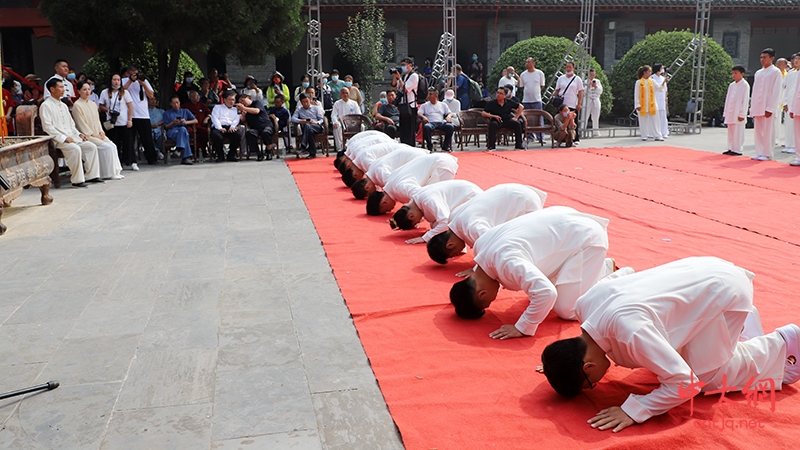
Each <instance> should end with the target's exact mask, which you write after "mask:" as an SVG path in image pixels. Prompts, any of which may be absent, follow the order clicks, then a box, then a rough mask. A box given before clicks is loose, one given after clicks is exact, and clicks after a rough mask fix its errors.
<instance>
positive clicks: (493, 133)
mask: <svg viewBox="0 0 800 450" xmlns="http://www.w3.org/2000/svg"><path fill="white" fill-rule="evenodd" d="M500 128H510V129H512V130H514V140H515V141H516V142H515V145H514V147H515V148H518V149H519V148H522V121H520V120H515V119H513V118H512V119H510V120H504V121H503V122H502V123H501V122H499V121H497V120H495V119H492V120H491V121H489V137H488V141H489V142H487V147H488V148H489V149H494V147H495V144H496V143H497V130H499V129H500Z"/></svg>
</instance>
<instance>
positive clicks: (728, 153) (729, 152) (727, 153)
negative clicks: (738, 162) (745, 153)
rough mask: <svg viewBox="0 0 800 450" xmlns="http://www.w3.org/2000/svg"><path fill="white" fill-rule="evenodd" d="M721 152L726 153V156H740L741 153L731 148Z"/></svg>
mask: <svg viewBox="0 0 800 450" xmlns="http://www.w3.org/2000/svg"><path fill="white" fill-rule="evenodd" d="M722 154H723V155H728V156H742V154H741V153H737V152H735V151H733V150H728V151H727V152H722Z"/></svg>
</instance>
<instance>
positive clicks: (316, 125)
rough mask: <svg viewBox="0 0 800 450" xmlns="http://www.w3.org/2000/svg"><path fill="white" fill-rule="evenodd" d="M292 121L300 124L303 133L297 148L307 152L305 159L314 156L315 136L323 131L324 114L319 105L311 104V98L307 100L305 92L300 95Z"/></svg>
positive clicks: (315, 153) (315, 147) (315, 150)
mask: <svg viewBox="0 0 800 450" xmlns="http://www.w3.org/2000/svg"><path fill="white" fill-rule="evenodd" d="M292 123H296V124H299V125H300V131H301V133H302V135H303V137H302V140H301V143H300V148H299V149H298V150H300V151H307V152H308V156H307V157H306V159H314V158H316V157H317V145H316V141H315V136H316V135H318V134H322V133H324V132H325V129H324V128H323V127H322V124H323V123H324V116H323V114H322V110H321V109H320V108H319V107H317V106H314V105H312V104H311V100H309V98H308V97H307V96H306V94H301V95H300V104H299V105H298V106H297V108H296V109H295V110H294V114H293V115H292Z"/></svg>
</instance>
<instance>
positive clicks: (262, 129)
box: [236, 94, 275, 161]
mask: <svg viewBox="0 0 800 450" xmlns="http://www.w3.org/2000/svg"><path fill="white" fill-rule="evenodd" d="M236 108H237V109H238V110H239V112H242V113H244V119H245V121H247V128H248V130H247V133H246V134H245V136H246V140H247V147H248V152H249V153H251V154H252V153H254V152H255V153H256V155H258V160H259V161H263V160H264V154H263V153H262V152H261V146H259V145H258V138H259V137H261V140H262V141H263V142H264V144H266V145H267V146H271V145H272V136H273V135H274V134H275V127H274V125H273V124H272V119H270V117H269V113H267V109H266V108H265V107H264V104H263V103H261V102H260V101H259V100H251V99H250V96H248V95H246V94H239V96H238V97H236ZM270 159H272V152H271V151H268V152H267V160H270Z"/></svg>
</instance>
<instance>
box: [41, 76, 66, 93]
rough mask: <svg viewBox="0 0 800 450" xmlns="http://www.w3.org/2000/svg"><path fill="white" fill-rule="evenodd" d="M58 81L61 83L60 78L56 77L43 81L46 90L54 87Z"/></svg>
mask: <svg viewBox="0 0 800 450" xmlns="http://www.w3.org/2000/svg"><path fill="white" fill-rule="evenodd" d="M58 83H61V84H63V82H62V81H61V80H60V79H58V78H50V79H49V80H47V83H45V85H44V87H45V88H46V89H47V90H48V91H50V90H52V89H53V88H54V87H56V85H57V84H58Z"/></svg>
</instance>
